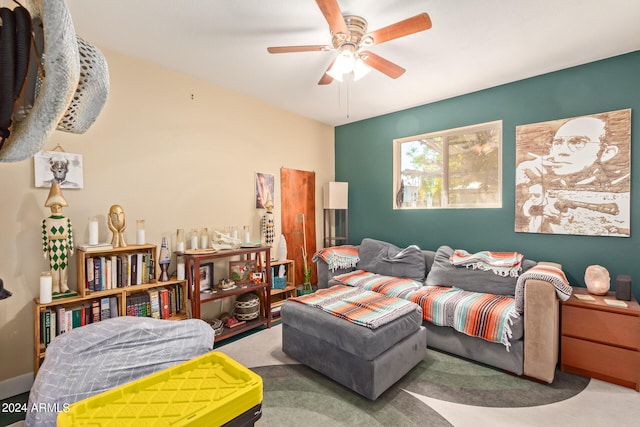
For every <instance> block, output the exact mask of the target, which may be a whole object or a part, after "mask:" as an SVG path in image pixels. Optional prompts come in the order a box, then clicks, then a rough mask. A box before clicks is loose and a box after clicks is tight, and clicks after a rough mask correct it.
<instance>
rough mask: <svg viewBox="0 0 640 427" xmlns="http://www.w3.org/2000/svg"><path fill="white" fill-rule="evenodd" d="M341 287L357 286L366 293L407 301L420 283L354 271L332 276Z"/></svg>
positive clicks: (418, 287)
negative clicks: (375, 293)
mask: <svg viewBox="0 0 640 427" xmlns="http://www.w3.org/2000/svg"><path fill="white" fill-rule="evenodd" d="M333 280H336V281H338V282H340V283H342V284H343V285H348V286H357V287H359V288H363V289H366V290H368V291H374V292H377V293H379V294H383V295H386V296H388V297H396V298H403V299H406V300H408V299H409V298H408V297H409V295H411V294H412V293H413V292H415V291H417V290H418V289H420V288H422V282H418V281H416V280H413V279H408V278H404V277H390V276H383V275H381V274H375V273H371V272H370V271H364V270H356V271H352V272H350V273H345V274H340V275H338V276H334V278H333Z"/></svg>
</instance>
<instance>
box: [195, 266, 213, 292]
mask: <svg viewBox="0 0 640 427" xmlns="http://www.w3.org/2000/svg"><path fill="white" fill-rule="evenodd" d="M198 277H199V279H200V292H210V291H211V289H213V263H212V262H209V263H206V264H200V274H199V275H198Z"/></svg>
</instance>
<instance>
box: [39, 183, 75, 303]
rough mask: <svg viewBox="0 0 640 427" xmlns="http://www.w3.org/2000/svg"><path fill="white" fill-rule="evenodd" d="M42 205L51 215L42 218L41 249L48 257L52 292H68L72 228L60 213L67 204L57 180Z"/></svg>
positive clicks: (71, 253) (69, 222) (68, 220)
mask: <svg viewBox="0 0 640 427" xmlns="http://www.w3.org/2000/svg"><path fill="white" fill-rule="evenodd" d="M44 206H45V207H47V208H51V216H49V217H48V218H45V219H43V220H42V251H43V253H44V257H45V259H46V258H47V256H48V257H49V268H50V269H51V279H52V290H53V293H54V294H58V293H63V292H69V287H68V286H67V267H68V266H69V257H70V256H71V255H73V229H72V227H71V220H70V219H69V218H67V217H65V216H64V215H62V208H63V207H65V206H69V205H68V204H67V201H66V200H65V199H64V197H63V196H62V192H61V191H60V185H59V184H58V183H57V182H55V183H53V184H51V190H49V197H47V201H46V202H45V204H44Z"/></svg>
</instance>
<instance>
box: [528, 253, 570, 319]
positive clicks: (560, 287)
mask: <svg viewBox="0 0 640 427" xmlns="http://www.w3.org/2000/svg"><path fill="white" fill-rule="evenodd" d="M528 279H535V280H542V281H544V282H548V283H551V284H552V285H553V286H554V287H555V288H556V294H557V295H558V298H560V299H561V300H562V301H566V300H568V299H569V297H570V296H571V293H572V292H573V288H572V287H571V285H570V284H569V281H568V280H567V277H566V276H565V275H564V272H563V271H562V270H561V269H559V268H558V267H555V266H553V265H548V264H536V265H535V266H533V267H531V268H530V269H529V270H527V271H526V272H524V273H522V275H521V276H520V277H518V281H517V282H516V292H515V295H516V310H517V311H518V313H522V312H524V284H525V282H526V281H527V280H528Z"/></svg>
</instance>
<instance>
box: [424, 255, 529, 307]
mask: <svg viewBox="0 0 640 427" xmlns="http://www.w3.org/2000/svg"><path fill="white" fill-rule="evenodd" d="M452 254H453V249H451V248H450V247H449V246H440V247H439V248H438V250H437V251H436V255H435V259H434V261H433V266H432V267H431V270H430V271H429V274H428V275H427V281H426V285H427V286H455V287H457V288H460V289H463V290H465V291H470V292H486V293H491V294H494V295H506V296H514V295H515V290H516V283H517V281H518V278H517V277H510V276H507V277H503V276H499V275H497V274H495V273H494V272H493V271H484V270H474V269H472V268H467V267H463V266H455V265H453V264H451V261H449V258H450V257H451V255H452ZM534 265H536V262H535V261H531V260H528V259H524V260H523V261H522V271H520V274H522V273H524V272H525V271H527V270H528V269H530V268H531V267H533V266H534Z"/></svg>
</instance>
